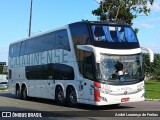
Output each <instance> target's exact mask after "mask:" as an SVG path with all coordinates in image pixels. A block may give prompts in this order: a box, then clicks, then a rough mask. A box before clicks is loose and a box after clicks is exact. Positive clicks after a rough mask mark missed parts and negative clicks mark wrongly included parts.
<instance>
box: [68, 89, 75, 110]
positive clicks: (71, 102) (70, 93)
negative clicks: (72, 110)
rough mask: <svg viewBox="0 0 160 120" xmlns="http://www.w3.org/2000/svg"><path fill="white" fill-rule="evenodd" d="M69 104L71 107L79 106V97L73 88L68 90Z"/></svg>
mask: <svg viewBox="0 0 160 120" xmlns="http://www.w3.org/2000/svg"><path fill="white" fill-rule="evenodd" d="M67 104H68V105H69V106H71V107H76V106H77V95H76V91H75V89H74V88H73V87H70V88H69V89H68V90H67Z"/></svg>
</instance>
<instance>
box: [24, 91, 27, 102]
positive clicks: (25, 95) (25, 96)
mask: <svg viewBox="0 0 160 120" xmlns="http://www.w3.org/2000/svg"><path fill="white" fill-rule="evenodd" d="M26 98H27V94H26V90H25V89H24V90H23V99H24V100H25V99H26Z"/></svg>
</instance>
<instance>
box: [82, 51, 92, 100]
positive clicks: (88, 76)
mask: <svg viewBox="0 0 160 120" xmlns="http://www.w3.org/2000/svg"><path fill="white" fill-rule="evenodd" d="M93 61H94V59H93V54H92V53H91V52H87V51H83V79H84V80H83V86H84V92H83V95H84V99H85V101H86V102H89V103H90V102H91V101H93V100H94V96H93V94H94V93H93V90H92V88H91V86H92V85H93V79H94V72H93V65H94V64H93Z"/></svg>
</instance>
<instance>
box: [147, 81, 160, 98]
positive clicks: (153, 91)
mask: <svg viewBox="0 0 160 120" xmlns="http://www.w3.org/2000/svg"><path fill="white" fill-rule="evenodd" d="M145 89H146V98H147V99H160V81H158V80H149V81H146V82H145Z"/></svg>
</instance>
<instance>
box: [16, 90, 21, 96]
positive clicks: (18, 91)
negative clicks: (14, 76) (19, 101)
mask: <svg viewBox="0 0 160 120" xmlns="http://www.w3.org/2000/svg"><path fill="white" fill-rule="evenodd" d="M16 94H17V96H18V97H19V96H20V89H18V90H17V93H16Z"/></svg>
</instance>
